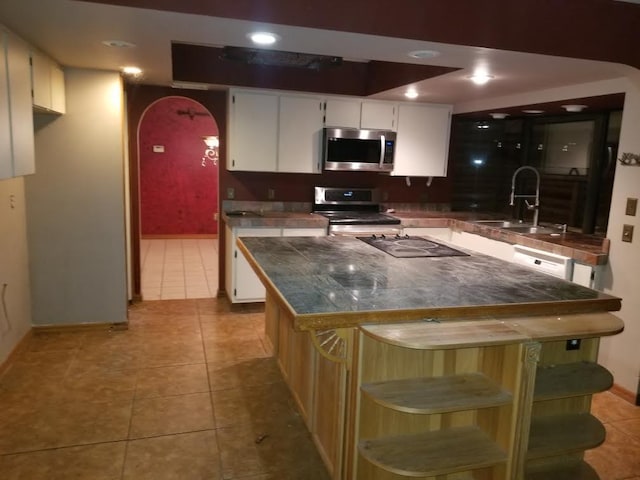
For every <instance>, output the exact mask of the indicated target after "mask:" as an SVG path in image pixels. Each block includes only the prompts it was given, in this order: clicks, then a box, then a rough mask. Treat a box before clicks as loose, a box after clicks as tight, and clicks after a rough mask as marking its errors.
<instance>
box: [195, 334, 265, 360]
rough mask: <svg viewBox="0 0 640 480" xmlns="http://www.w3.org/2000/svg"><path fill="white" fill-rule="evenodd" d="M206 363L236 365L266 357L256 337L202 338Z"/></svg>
mask: <svg viewBox="0 0 640 480" xmlns="http://www.w3.org/2000/svg"><path fill="white" fill-rule="evenodd" d="M203 343H204V350H205V356H206V358H207V363H211V364H216V365H219V366H227V365H237V364H240V363H243V362H246V361H247V360H252V359H255V358H265V357H267V352H266V351H265V349H264V346H263V345H262V342H260V340H259V339H258V338H252V339H248V340H230V339H227V338H225V339H214V340H206V339H205V340H203Z"/></svg>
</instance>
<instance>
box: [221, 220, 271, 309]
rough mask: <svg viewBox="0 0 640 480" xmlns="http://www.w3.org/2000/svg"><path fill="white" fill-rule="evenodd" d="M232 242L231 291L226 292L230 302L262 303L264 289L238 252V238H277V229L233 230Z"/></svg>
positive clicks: (241, 254)
mask: <svg viewBox="0 0 640 480" xmlns="http://www.w3.org/2000/svg"><path fill="white" fill-rule="evenodd" d="M232 232H233V242H232V249H231V250H232V252H233V253H232V265H233V270H232V271H233V282H232V283H233V290H232V291H231V292H227V293H228V294H229V295H231V299H232V302H264V299H265V288H264V285H262V282H261V281H260V279H259V278H258V276H257V275H256V274H255V273H254V272H253V268H251V265H249V262H248V261H247V259H246V258H245V256H244V254H243V253H242V252H240V251H239V250H238V247H237V246H236V240H237V239H238V238H239V237H279V236H280V229H279V228H257V227H256V228H234V229H233V230H232Z"/></svg>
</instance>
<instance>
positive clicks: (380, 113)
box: [360, 100, 396, 130]
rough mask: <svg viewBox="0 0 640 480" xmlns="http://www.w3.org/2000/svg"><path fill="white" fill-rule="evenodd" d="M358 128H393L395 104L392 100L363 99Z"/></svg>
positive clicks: (394, 124) (394, 126) (394, 123)
mask: <svg viewBox="0 0 640 480" xmlns="http://www.w3.org/2000/svg"><path fill="white" fill-rule="evenodd" d="M360 128H366V129H370V130H395V129H396V104H395V103H392V102H377V101H366V100H365V101H363V102H362V110H361V115H360Z"/></svg>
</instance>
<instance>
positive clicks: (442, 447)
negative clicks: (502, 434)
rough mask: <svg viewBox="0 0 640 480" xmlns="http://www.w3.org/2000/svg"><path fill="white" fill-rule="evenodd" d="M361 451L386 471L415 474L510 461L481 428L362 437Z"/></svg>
mask: <svg viewBox="0 0 640 480" xmlns="http://www.w3.org/2000/svg"><path fill="white" fill-rule="evenodd" d="M358 450H359V451H360V454H361V455H362V456H363V457H364V458H365V459H367V460H368V461H369V462H371V463H372V464H374V465H376V466H378V467H380V468H382V469H383V470H386V471H389V472H392V473H396V474H399V475H405V476H411V477H421V476H424V477H431V476H436V475H446V474H449V473H455V472H464V471H471V470H476V469H479V468H485V467H492V466H494V465H499V464H502V463H505V462H506V461H507V454H506V453H505V452H504V451H503V450H502V449H501V448H500V447H499V446H498V445H497V444H496V443H495V442H493V441H492V440H491V439H489V437H488V436H487V435H486V434H485V433H484V432H483V431H482V430H480V429H479V428H477V427H459V428H451V429H446V430H438V431H431V432H425V433H420V434H415V435H403V436H396V437H387V438H376V439H371V440H362V441H361V442H360V443H359V444H358Z"/></svg>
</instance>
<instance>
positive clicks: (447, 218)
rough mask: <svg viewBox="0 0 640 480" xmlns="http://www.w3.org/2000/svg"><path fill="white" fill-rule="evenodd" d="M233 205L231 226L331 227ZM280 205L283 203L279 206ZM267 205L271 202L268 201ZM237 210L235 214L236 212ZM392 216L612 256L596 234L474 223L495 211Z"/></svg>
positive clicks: (581, 257)
mask: <svg viewBox="0 0 640 480" xmlns="http://www.w3.org/2000/svg"><path fill="white" fill-rule="evenodd" d="M228 203H230V206H231V207H232V208H235V207H238V208H247V209H246V210H239V209H236V210H233V211H231V212H226V211H225V212H223V213H222V220H223V221H224V222H225V223H226V224H227V225H228V226H230V227H232V228H234V227H239V228H251V227H276V228H278V227H279V228H325V229H326V228H327V227H328V220H327V219H326V218H325V217H323V216H322V215H316V214H313V213H309V212H308V211H306V212H303V211H276V210H268V209H264V207H265V203H260V202H228ZM278 206H279V205H278ZM304 206H305V207H307V208H308V206H307V205H304ZM267 207H270V205H268V204H267ZM234 212H235V213H236V215H234V214H233V213H234ZM239 213H244V214H239ZM390 215H392V216H395V217H397V218H399V219H400V220H401V222H402V226H403V227H405V228H409V227H428V228H437V227H443V228H453V229H456V230H459V231H465V232H469V233H476V234H478V235H482V236H484V237H488V238H492V239H494V240H498V241H501V242H507V243H511V244H515V245H524V246H526V247H531V248H536V249H538V250H543V251H546V252H550V253H555V254H557V255H564V256H566V257H570V258H572V259H574V260H576V261H578V262H581V263H584V264H587V265H605V264H606V263H607V261H608V258H609V240H608V239H606V238H601V237H595V236H593V235H582V234H579V233H572V232H568V233H564V234H561V235H559V236H551V235H549V234H518V233H514V232H509V231H505V230H501V229H498V228H495V227H489V226H486V225H479V224H476V223H473V222H474V221H475V220H488V219H494V218H497V217H496V214H492V213H475V212H451V211H436V210H422V211H395V212H393V213H390Z"/></svg>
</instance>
